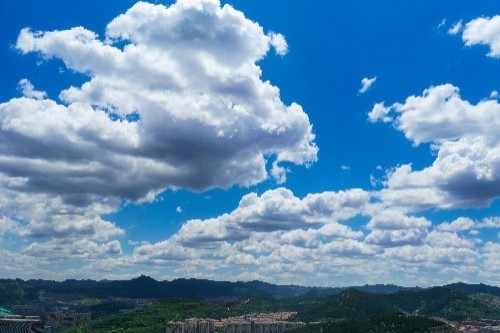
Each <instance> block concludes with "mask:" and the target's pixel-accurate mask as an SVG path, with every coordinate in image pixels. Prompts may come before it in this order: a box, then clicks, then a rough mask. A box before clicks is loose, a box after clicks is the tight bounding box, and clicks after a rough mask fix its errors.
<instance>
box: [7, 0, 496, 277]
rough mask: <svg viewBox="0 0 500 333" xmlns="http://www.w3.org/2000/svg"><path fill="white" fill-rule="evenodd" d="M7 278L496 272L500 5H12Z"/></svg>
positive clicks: (238, 1)
mask: <svg viewBox="0 0 500 333" xmlns="http://www.w3.org/2000/svg"><path fill="white" fill-rule="evenodd" d="M0 28H1V31H2V34H1V35H0V66H1V73H2V80H0V266H1V267H2V269H1V271H0V272H1V273H0V275H1V277H20V278H46V279H58V280H61V279H66V278H93V279H104V278H107V279H121V278H129V277H133V276H137V275H139V274H146V275H150V276H153V277H154V278H156V279H160V280H163V279H173V278H177V277H196V278H209V279H216V280H254V279H259V280H264V281H268V282H273V283H287V284H288V283H293V284H302V285H324V286H345V285H359V284H364V283H395V284H399V285H407V286H409V285H421V286H426V285H435V284H444V283H449V282H454V281H465V282H476V283H477V282H484V283H489V284H493V285H499V284H500V281H498V276H499V274H500V200H498V197H499V196H500V104H499V103H500V102H499V98H500V93H499V91H500V76H499V73H500V3H498V2H496V1H489V0H479V1H465V0H443V1H439V2H437V1H434V0H423V1H422V0H418V1H417V0H413V1H400V2H394V1H389V0H377V1H368V0H355V1H352V0H340V1H327V0H318V1H314V2H313V3H312V2H305V1H284V0H277V1H264V0H252V1H244V0H235V1H220V2H219V1H218V0H178V1H177V2H174V1H156V2H154V3H148V2H137V3H136V2H134V1H128V0H123V1H111V0H106V1H83V0H75V1H46V2H42V1H34V0H28V1H21V2H20V1H14V0H6V1H2V2H0Z"/></svg>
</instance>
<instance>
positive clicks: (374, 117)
mask: <svg viewBox="0 0 500 333" xmlns="http://www.w3.org/2000/svg"><path fill="white" fill-rule="evenodd" d="M390 112H391V108H390V107H387V106H385V104H384V103H383V102H382V103H377V104H375V105H374V106H373V109H372V110H371V111H370V112H369V113H368V119H369V120H370V121H371V122H372V123H374V122H377V121H383V122H384V123H388V122H390V121H391V120H392V118H391V117H389V116H388V114H389V113H390Z"/></svg>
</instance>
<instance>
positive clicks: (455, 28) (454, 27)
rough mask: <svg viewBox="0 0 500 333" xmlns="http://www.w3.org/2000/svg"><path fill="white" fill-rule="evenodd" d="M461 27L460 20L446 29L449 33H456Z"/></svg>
mask: <svg viewBox="0 0 500 333" xmlns="http://www.w3.org/2000/svg"><path fill="white" fill-rule="evenodd" d="M462 29H463V24H462V20H460V21H458V22H457V23H455V24H454V25H453V26H452V27H451V28H450V29H448V34H449V35H457V34H458V33H459V32H460V31H462Z"/></svg>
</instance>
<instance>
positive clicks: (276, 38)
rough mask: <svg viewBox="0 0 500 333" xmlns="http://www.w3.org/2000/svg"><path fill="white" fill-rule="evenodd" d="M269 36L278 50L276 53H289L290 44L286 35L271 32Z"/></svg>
mask: <svg viewBox="0 0 500 333" xmlns="http://www.w3.org/2000/svg"><path fill="white" fill-rule="evenodd" d="M268 36H269V38H270V39H271V40H270V43H271V45H272V46H273V47H274V49H275V50H276V54H279V55H281V56H284V55H285V54H287V53H288V44H287V42H286V40H285V37H284V36H283V35H282V34H277V33H274V32H271V33H270V34H269V35H268Z"/></svg>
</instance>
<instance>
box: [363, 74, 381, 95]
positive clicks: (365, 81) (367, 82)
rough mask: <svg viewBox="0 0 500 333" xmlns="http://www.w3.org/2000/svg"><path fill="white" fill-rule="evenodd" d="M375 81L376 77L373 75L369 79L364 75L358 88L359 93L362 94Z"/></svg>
mask: <svg viewBox="0 0 500 333" xmlns="http://www.w3.org/2000/svg"><path fill="white" fill-rule="evenodd" d="M375 81H377V77H376V76H374V77H372V78H371V79H370V78H367V77H365V78H364V79H362V80H361V89H359V93H360V94H364V93H365V92H367V91H368V89H370V87H371V86H372V85H373V84H374V83H375Z"/></svg>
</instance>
